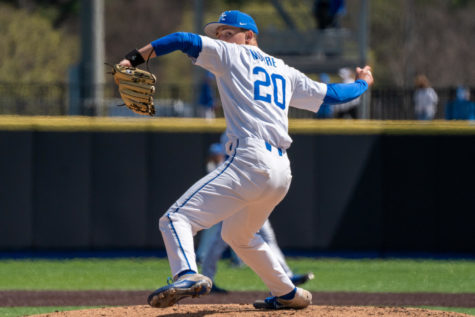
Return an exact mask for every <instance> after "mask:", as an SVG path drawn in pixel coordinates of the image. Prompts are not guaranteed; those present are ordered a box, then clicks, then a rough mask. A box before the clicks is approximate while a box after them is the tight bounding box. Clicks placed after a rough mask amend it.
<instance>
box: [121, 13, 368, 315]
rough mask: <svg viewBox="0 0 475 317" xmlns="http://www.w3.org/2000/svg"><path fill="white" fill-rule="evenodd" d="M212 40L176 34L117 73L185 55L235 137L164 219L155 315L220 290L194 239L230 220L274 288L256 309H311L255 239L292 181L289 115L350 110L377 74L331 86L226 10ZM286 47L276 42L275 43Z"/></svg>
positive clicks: (239, 250)
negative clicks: (215, 95)
mask: <svg viewBox="0 0 475 317" xmlns="http://www.w3.org/2000/svg"><path fill="white" fill-rule="evenodd" d="M204 31H205V33H206V35H207V36H201V35H198V34H193V33H183V32H179V33H173V34H170V35H167V36H164V37H162V38H159V39H157V40H155V41H153V42H151V43H150V44H148V45H146V46H144V47H142V48H141V49H139V50H133V51H132V52H131V53H129V54H127V58H125V59H124V60H122V61H121V62H120V63H119V65H121V66H123V67H127V68H134V67H136V66H138V65H139V64H140V63H143V62H144V60H145V58H146V57H148V56H149V57H150V58H153V57H156V56H161V55H164V54H168V53H170V52H173V51H175V50H180V51H182V52H184V53H185V54H187V55H188V56H189V57H190V58H191V61H192V63H194V64H195V65H197V66H200V67H202V68H204V69H206V70H208V71H210V72H212V73H213V74H214V75H215V77H216V81H217V85H218V89H219V92H220V96H221V102H222V107H223V111H224V116H225V119H226V127H227V129H226V133H227V136H228V138H229V141H228V143H227V144H226V151H227V154H228V155H229V158H228V159H227V160H226V161H225V162H224V163H223V164H222V165H220V166H219V167H218V168H216V169H215V170H214V171H212V172H211V173H209V174H208V175H206V176H205V177H203V178H202V179H201V180H199V181H198V182H196V183H195V184H194V185H193V186H192V187H191V188H190V189H188V191H186V192H185V193H184V194H183V196H181V197H180V198H178V200H177V201H176V202H175V203H174V204H173V205H172V206H171V207H170V208H169V209H168V210H167V211H166V212H165V214H164V215H163V216H162V217H161V218H160V220H159V228H160V231H161V233H162V236H163V239H164V242H165V246H166V250H167V255H168V260H169V262H170V267H171V271H172V274H173V280H174V282H173V283H171V284H169V285H167V286H164V287H161V288H159V289H157V290H156V291H154V292H153V293H152V294H150V296H149V298H148V303H149V304H150V305H151V306H153V307H168V306H172V305H174V304H175V303H176V302H178V301H179V300H181V299H182V298H185V297H197V296H200V295H206V294H208V293H209V291H210V290H211V287H212V281H211V280H210V279H209V278H207V277H206V276H204V275H201V274H199V273H198V268H197V265H196V261H195V253H194V246H193V236H194V235H195V234H196V233H197V232H198V231H200V230H202V229H205V228H209V227H211V226H212V225H214V224H216V223H218V222H220V221H222V222H223V225H222V233H221V235H222V238H223V240H224V241H225V242H226V243H228V245H229V246H231V247H232V248H233V250H234V251H235V252H236V254H237V255H238V256H239V257H240V258H241V259H242V260H243V261H244V262H245V263H246V264H247V265H248V266H249V267H250V268H252V269H253V270H254V271H255V272H256V273H257V275H259V277H260V278H261V279H262V281H263V282H264V283H265V284H266V285H267V287H268V288H269V289H270V292H271V295H272V296H271V297H268V298H266V299H264V300H258V301H256V302H255V303H254V307H256V308H264V309H280V308H296V309H299V308H305V307H307V306H308V305H309V304H311V302H312V295H311V293H310V292H308V291H306V290H304V289H302V288H297V287H295V285H294V284H293V283H292V281H291V280H290V278H289V277H288V275H287V274H286V273H285V272H284V270H283V268H282V266H281V265H280V264H279V261H278V260H277V258H276V256H275V255H274V253H273V252H272V250H271V249H270V247H269V245H267V244H266V243H265V241H264V240H263V239H262V237H260V236H259V235H256V232H257V231H259V229H260V228H261V227H262V225H263V224H264V222H265V221H266V220H267V218H268V217H269V215H270V214H271V212H272V210H273V209H274V207H275V206H276V205H277V204H278V203H279V202H280V201H281V200H282V199H283V198H284V196H285V195H286V194H287V191H288V189H289V186H290V182H291V179H292V174H291V171H290V163H289V159H288V157H287V149H288V148H289V147H290V144H291V143H292V139H291V138H290V136H289V133H288V118H287V114H288V111H289V106H291V107H296V108H300V109H306V110H309V111H313V112H317V111H318V109H319V107H320V105H321V104H322V103H323V102H325V103H327V104H335V103H342V102H348V101H350V100H352V99H354V98H357V97H359V96H360V95H361V94H363V93H364V92H365V91H366V90H367V88H368V86H369V85H371V84H373V77H372V74H371V71H370V67H369V66H366V67H364V68H362V69H361V68H357V69H356V81H355V82H354V83H351V84H328V85H327V84H323V83H319V82H316V81H313V80H311V79H310V78H308V77H307V76H306V75H304V74H303V73H301V72H300V71H298V70H297V69H294V68H292V67H290V66H288V65H286V64H285V63H284V61H282V60H281V59H278V58H275V57H273V56H271V55H268V54H266V53H265V52H264V51H262V50H261V49H259V47H258V39H257V35H258V34H259V31H258V28H257V25H256V23H255V22H254V20H253V19H252V17H250V16H249V15H247V14H245V13H243V12H240V11H236V10H234V11H226V12H223V13H222V14H221V16H220V17H219V20H218V21H217V22H211V23H208V24H207V25H206V26H205V28H204ZM276 40H278V39H276Z"/></svg>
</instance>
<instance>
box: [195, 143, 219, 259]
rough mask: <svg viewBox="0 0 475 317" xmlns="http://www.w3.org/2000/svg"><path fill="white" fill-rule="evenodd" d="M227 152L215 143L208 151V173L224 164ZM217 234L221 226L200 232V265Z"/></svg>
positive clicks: (197, 256)
mask: <svg viewBox="0 0 475 317" xmlns="http://www.w3.org/2000/svg"><path fill="white" fill-rule="evenodd" d="M225 156H226V152H225V151H224V145H223V144H221V143H213V144H211V145H210V147H209V150H208V156H207V158H206V173H211V172H212V171H214V170H215V169H216V168H217V167H218V166H219V165H220V164H221V163H223V162H224V160H225ZM216 232H221V225H220V224H216V225H214V226H212V227H211V228H209V229H206V230H202V231H201V232H200V242H199V244H198V248H197V249H196V258H197V261H198V262H199V263H202V262H203V259H204V257H205V255H206V253H208V251H209V249H210V248H211V246H212V245H213V244H212V243H213V240H214V236H215V234H216Z"/></svg>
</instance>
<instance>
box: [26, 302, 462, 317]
mask: <svg viewBox="0 0 475 317" xmlns="http://www.w3.org/2000/svg"><path fill="white" fill-rule="evenodd" d="M278 315H279V316H293V317H297V316H312V317H320V316H322V317H345V316H348V317H350V316H351V317H355V316H394V317H403V316H404V317H405V316H411V317H412V316H431V317H462V316H464V317H465V316H467V317H468V316H469V315H466V314H460V313H451V312H443V311H436V310H427V309H417V308H404V307H371V306H317V305H311V306H309V307H307V308H305V309H302V310H279V311H278ZM35 316H37V317H39V316H43V317H46V316H50V317H60V316H67V317H116V316H127V317H147V316H150V317H156V316H173V317H179V316H188V317H189V316H194V317H198V316H210V317H224V316H226V317H229V316H239V317H240V316H246V317H251V316H252V317H254V316H259V317H262V316H276V311H275V310H256V309H255V308H254V307H253V306H252V305H247V304H246V305H244V304H229V305H175V306H173V307H169V308H152V307H150V306H146V305H141V306H124V307H105V308H96V309H87V310H74V311H66V312H55V313H49V314H42V315H35Z"/></svg>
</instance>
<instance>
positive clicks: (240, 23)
mask: <svg viewBox="0 0 475 317" xmlns="http://www.w3.org/2000/svg"><path fill="white" fill-rule="evenodd" d="M246 24H247V23H242V22H239V25H246Z"/></svg>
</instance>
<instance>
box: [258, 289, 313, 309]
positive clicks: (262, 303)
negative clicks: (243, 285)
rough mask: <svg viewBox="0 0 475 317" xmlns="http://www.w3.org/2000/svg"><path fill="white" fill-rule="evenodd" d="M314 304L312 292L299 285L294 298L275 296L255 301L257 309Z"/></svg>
mask: <svg viewBox="0 0 475 317" xmlns="http://www.w3.org/2000/svg"><path fill="white" fill-rule="evenodd" d="M310 304H312V294H311V293H310V292H309V291H306V290H304V289H303V288H299V287H297V291H296V292H295V296H294V297H293V298H292V299H283V298H281V297H277V296H273V297H267V298H266V299H264V300H257V301H255V302H254V308H257V309H302V308H305V307H307V306H308V305H310Z"/></svg>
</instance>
